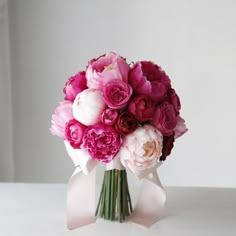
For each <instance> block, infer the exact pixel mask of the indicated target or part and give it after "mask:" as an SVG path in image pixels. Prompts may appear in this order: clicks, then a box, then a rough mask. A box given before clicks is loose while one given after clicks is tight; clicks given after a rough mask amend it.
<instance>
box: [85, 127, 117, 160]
mask: <svg viewBox="0 0 236 236" xmlns="http://www.w3.org/2000/svg"><path fill="white" fill-rule="evenodd" d="M82 145H83V148H85V149H87V151H88V153H89V154H90V155H91V157H92V158H93V159H95V160H99V161H103V162H105V163H107V162H110V161H111V160H113V159H114V158H115V156H116V154H117V153H118V151H119V149H120V145H121V138H120V136H119V134H118V132H117V131H116V130H115V129H114V128H113V127H112V126H107V125H104V124H97V125H95V126H91V127H89V128H88V129H87V130H86V131H85V134H84V138H83V144H82Z"/></svg>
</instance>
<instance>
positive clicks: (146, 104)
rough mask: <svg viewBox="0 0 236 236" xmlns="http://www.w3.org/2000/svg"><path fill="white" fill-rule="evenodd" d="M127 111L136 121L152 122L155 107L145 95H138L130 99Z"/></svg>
mask: <svg viewBox="0 0 236 236" xmlns="http://www.w3.org/2000/svg"><path fill="white" fill-rule="evenodd" d="M128 110H129V112H130V113H131V114H133V115H134V116H135V118H136V119H137V120H138V121H140V122H145V121H149V120H152V118H153V115H154V112H155V110H156V107H155V103H154V102H153V101H152V100H151V99H150V98H148V97H147V95H138V96H134V97H133V98H131V100H130V102H129V106H128Z"/></svg>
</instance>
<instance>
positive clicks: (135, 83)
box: [129, 61, 170, 102]
mask: <svg viewBox="0 0 236 236" xmlns="http://www.w3.org/2000/svg"><path fill="white" fill-rule="evenodd" d="M129 83H130V85H131V86H132V88H133V91H134V92H135V93H137V94H144V95H148V96H149V97H150V98H151V99H152V100H154V101H155V102H160V101H161V100H162V99H163V98H164V96H165V94H166V91H167V89H168V88H170V79H169V77H168V76H167V75H166V73H165V72H164V71H163V70H162V69H161V68H160V67H159V66H158V65H156V64H154V63H153V62H151V61H141V62H138V63H136V64H135V65H134V67H133V68H132V70H131V71H130V74H129Z"/></svg>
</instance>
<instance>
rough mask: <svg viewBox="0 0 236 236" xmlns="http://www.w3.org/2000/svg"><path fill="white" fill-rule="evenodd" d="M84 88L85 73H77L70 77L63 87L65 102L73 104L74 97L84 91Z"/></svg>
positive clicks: (85, 86)
mask: <svg viewBox="0 0 236 236" xmlns="http://www.w3.org/2000/svg"><path fill="white" fill-rule="evenodd" d="M86 88H87V85H86V77H85V71H82V72H79V73H77V74H76V75H74V76H72V77H70V78H69V79H68V80H67V82H66V84H65V87H64V88H63V92H64V94H65V100H69V101H72V102H73V101H74V100H75V97H76V95H77V94H78V93H80V92H82V91H83V90H85V89H86Z"/></svg>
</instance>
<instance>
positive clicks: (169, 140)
mask: <svg viewBox="0 0 236 236" xmlns="http://www.w3.org/2000/svg"><path fill="white" fill-rule="evenodd" d="M174 141H175V138H174V134H172V135H171V136H163V147H162V155H161V157H160V161H165V159H166V157H167V156H169V155H170V153H171V150H172V148H173V147H174Z"/></svg>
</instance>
